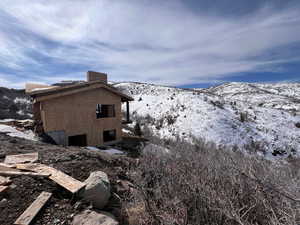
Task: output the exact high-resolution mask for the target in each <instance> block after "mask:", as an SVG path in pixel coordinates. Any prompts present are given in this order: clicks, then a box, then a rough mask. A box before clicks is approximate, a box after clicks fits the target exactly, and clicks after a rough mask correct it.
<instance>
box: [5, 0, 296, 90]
mask: <svg viewBox="0 0 300 225" xmlns="http://www.w3.org/2000/svg"><path fill="white" fill-rule="evenodd" d="M299 15H300V3H299V1H298V0H291V1H289V0H269V1H267V0H260V1H258V0H251V1H249V0H238V1H237V0H203V1H201V0H164V1H161V0H122V1H121V0H59V1H54V0H26V1H25V0H1V1H0V86H7V87H14V88H22V87H24V84H25V83H26V82H38V83H48V84H50V83H54V82H58V81H61V80H70V79H71V80H74V79H80V80H83V79H85V73H86V71H87V70H94V71H100V72H106V73H108V75H109V79H110V80H112V81H140V82H149V83H156V84H164V85H174V86H181V87H206V86H209V85H215V84H218V83H222V82H228V81H242V82H278V81H287V82H289V81H290V82H295V81H299V80H300V73H299V69H300V16H299Z"/></svg>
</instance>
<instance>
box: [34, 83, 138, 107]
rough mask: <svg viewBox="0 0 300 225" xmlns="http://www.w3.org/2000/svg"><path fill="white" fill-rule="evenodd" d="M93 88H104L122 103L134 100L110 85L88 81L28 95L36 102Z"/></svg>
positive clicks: (40, 90) (36, 91)
mask: <svg viewBox="0 0 300 225" xmlns="http://www.w3.org/2000/svg"><path fill="white" fill-rule="evenodd" d="M95 88H104V89H106V90H107V91H110V92H112V93H114V94H116V95H119V96H120V97H121V100H122V102H127V101H133V100H134V99H133V98H132V97H130V96H129V95H126V94H124V93H122V92H120V91H119V90H118V89H117V88H115V87H113V86H112V85H109V84H106V83H103V82H102V81H90V82H82V83H77V84H72V85H67V86H61V87H59V86H49V88H41V89H38V90H33V91H31V92H28V94H29V95H30V96H31V97H33V98H35V99H36V100H37V101H43V100H46V99H51V98H56V97H61V96H65V95H69V94H73V93H78V92H81V91H87V90H91V89H95Z"/></svg>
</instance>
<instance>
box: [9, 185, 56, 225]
mask: <svg viewBox="0 0 300 225" xmlns="http://www.w3.org/2000/svg"><path fill="white" fill-rule="evenodd" d="M51 196H52V193H49V192H45V191H43V192H42V193H41V194H40V195H39V196H38V197H37V199H36V200H35V201H34V202H33V203H32V204H31V205H30V206H29V207H28V208H27V209H26V210H25V211H24V212H23V214H22V215H21V216H20V217H19V218H18V219H17V220H16V222H15V223H14V224H15V225H29V224H30V223H31V221H32V220H33V219H34V217H35V216H36V215H37V214H38V213H39V212H40V210H41V209H42V208H43V206H44V205H45V204H46V203H47V201H48V200H49V199H50V198H51Z"/></svg>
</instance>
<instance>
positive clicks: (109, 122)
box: [41, 88, 122, 146]
mask: <svg viewBox="0 0 300 225" xmlns="http://www.w3.org/2000/svg"><path fill="white" fill-rule="evenodd" d="M97 104H114V105H115V112H116V116H115V117H113V118H99V119H97V118H96V105H97ZM41 115H42V120H43V126H44V130H45V132H46V133H48V132H53V131H64V132H65V135H66V138H67V137H68V136H74V135H81V134H86V135H87V143H88V145H90V146H96V145H101V144H103V131H104V130H113V129H115V130H116V139H117V140H121V138H122V133H121V132H122V130H121V123H122V122H121V120H122V115H121V98H120V97H119V96H118V95H116V94H113V93H111V92H109V91H107V90H105V89H103V88H98V89H92V90H88V91H84V92H78V93H75V94H72V95H67V96H63V97H58V98H53V99H49V100H46V101H42V102H41Z"/></svg>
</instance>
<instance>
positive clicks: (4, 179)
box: [0, 176, 11, 185]
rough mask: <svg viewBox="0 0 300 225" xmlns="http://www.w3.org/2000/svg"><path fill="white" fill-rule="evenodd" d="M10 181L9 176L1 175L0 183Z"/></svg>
mask: <svg viewBox="0 0 300 225" xmlns="http://www.w3.org/2000/svg"><path fill="white" fill-rule="evenodd" d="M10 183H11V180H10V179H9V177H2V176H0V185H7V184H10Z"/></svg>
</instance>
